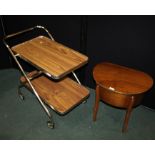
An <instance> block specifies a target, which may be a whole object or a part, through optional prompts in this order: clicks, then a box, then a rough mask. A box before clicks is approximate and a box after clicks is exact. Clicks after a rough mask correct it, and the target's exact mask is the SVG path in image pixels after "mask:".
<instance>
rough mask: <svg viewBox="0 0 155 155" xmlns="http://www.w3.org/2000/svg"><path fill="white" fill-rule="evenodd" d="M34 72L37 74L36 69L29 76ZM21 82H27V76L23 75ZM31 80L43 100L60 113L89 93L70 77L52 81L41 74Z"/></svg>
mask: <svg viewBox="0 0 155 155" xmlns="http://www.w3.org/2000/svg"><path fill="white" fill-rule="evenodd" d="M34 74H36V71H34V72H31V73H30V74H29V75H28V77H31V76H33V75H34ZM21 82H22V83H25V82H26V80H25V77H21ZM31 82H32V85H33V86H34V88H35V89H36V91H37V93H38V94H39V96H40V97H41V98H42V99H43V101H44V102H45V103H46V104H48V105H49V106H50V107H51V108H52V109H54V110H55V111H57V112H58V113H60V114H65V113H66V112H68V111H69V110H71V109H72V108H73V107H75V106H76V105H78V104H80V103H81V102H82V101H83V100H85V99H86V98H87V97H88V95H89V91H88V89H86V88H85V87H84V86H82V85H79V84H78V83H77V82H75V81H73V80H72V79H70V78H64V79H62V80H61V81H52V80H50V79H48V78H47V77H46V76H44V75H41V76H40V77H37V78H36V79H33V80H31ZM26 86H27V87H28V88H29V89H30V86H29V85H28V83H26Z"/></svg>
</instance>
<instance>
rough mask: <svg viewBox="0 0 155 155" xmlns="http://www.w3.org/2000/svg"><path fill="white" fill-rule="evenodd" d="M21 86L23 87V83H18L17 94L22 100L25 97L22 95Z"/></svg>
mask: <svg viewBox="0 0 155 155" xmlns="http://www.w3.org/2000/svg"><path fill="white" fill-rule="evenodd" d="M22 87H24V85H23V84H20V85H19V86H18V95H19V97H20V99H22V100H24V99H25V97H24V95H23V93H22V92H21V88H22Z"/></svg>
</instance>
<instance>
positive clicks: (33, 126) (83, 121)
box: [0, 69, 155, 140]
mask: <svg viewBox="0 0 155 155" xmlns="http://www.w3.org/2000/svg"><path fill="white" fill-rule="evenodd" d="M19 77H20V73H19V71H18V70H15V69H8V70H1V71H0V139H24V140H26V139H37V140H40V139H51V140H56V139H61V140H69V139H75V140H78V139H81V140H83V139H84V140H94V139H95V140H99V139H100V140H107V139H112V140H114V139H118V140H119V139H126V140H130V139H142V140H143V139H155V112H154V111H151V110H149V109H146V108H145V107H143V106H138V107H137V108H135V109H134V110H133V113H132V116H131V119H130V122H129V129H128V132H127V133H124V134H122V133H121V128H122V123H123V117H124V114H125V111H124V110H120V109H116V108H113V107H110V106H108V105H106V104H104V103H103V102H101V103H100V109H99V112H98V118H97V121H96V122H93V121H92V108H93V104H94V99H95V94H94V90H93V89H90V97H89V98H88V100H87V103H86V104H80V105H79V106H78V107H76V108H75V109H73V110H72V111H71V112H69V113H68V114H67V115H65V116H60V115H58V114H57V113H55V112H54V111H52V110H50V112H51V113H52V114H53V117H54V121H55V129H49V128H47V124H46V121H47V120H48V118H47V116H46V114H45V112H44V111H43V109H42V108H41V106H40V105H39V103H38V101H37V99H36V97H35V96H34V95H33V94H32V93H31V92H29V91H28V90H27V89H25V88H23V89H22V91H23V93H24V94H25V97H26V99H25V100H24V101H21V100H20V98H19V97H18V94H17V86H18V84H19Z"/></svg>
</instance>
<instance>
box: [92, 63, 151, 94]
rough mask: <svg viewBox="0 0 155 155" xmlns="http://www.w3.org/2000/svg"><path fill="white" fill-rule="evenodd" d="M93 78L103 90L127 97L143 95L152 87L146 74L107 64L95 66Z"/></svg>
mask: <svg viewBox="0 0 155 155" xmlns="http://www.w3.org/2000/svg"><path fill="white" fill-rule="evenodd" d="M93 77H94V79H95V81H96V83H97V84H99V85H100V86H102V87H104V88H105V89H109V90H111V91H113V92H117V93H121V94H127V95H129V94H141V93H144V92H146V91H147V90H149V89H150V88H151V87H152V85H153V79H152V78H151V77H150V76H149V75H148V74H146V73H144V72H141V71H137V70H134V69H131V68H127V67H123V66H120V65H116V64H112V63H108V62H104V63H100V64H98V65H96V66H95V68H94V70H93Z"/></svg>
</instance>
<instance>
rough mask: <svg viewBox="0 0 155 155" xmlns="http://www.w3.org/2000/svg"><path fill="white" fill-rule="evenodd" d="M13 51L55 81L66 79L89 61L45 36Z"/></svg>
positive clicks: (23, 44)
mask: <svg viewBox="0 0 155 155" xmlns="http://www.w3.org/2000/svg"><path fill="white" fill-rule="evenodd" d="M12 50H13V51H14V53H15V54H19V55H20V57H21V58H23V59H24V60H26V61H28V62H30V63H31V64H33V65H34V66H36V67H38V68H39V69H41V70H43V71H45V72H47V73H49V74H50V75H52V76H53V78H55V79H60V78H62V77H64V76H65V75H66V74H68V73H70V72H72V71H74V70H75V69H77V68H80V67H81V66H83V65H84V64H86V63H87V61H88V57H86V56H85V55H83V54H81V53H79V52H77V51H75V50H72V49H70V48H68V47H66V46H64V45H62V44H60V43H58V42H56V41H52V40H51V39H49V38H47V37H45V36H39V37H36V38H33V39H31V40H29V41H26V42H24V43H21V44H18V45H16V46H13V47H12Z"/></svg>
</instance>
